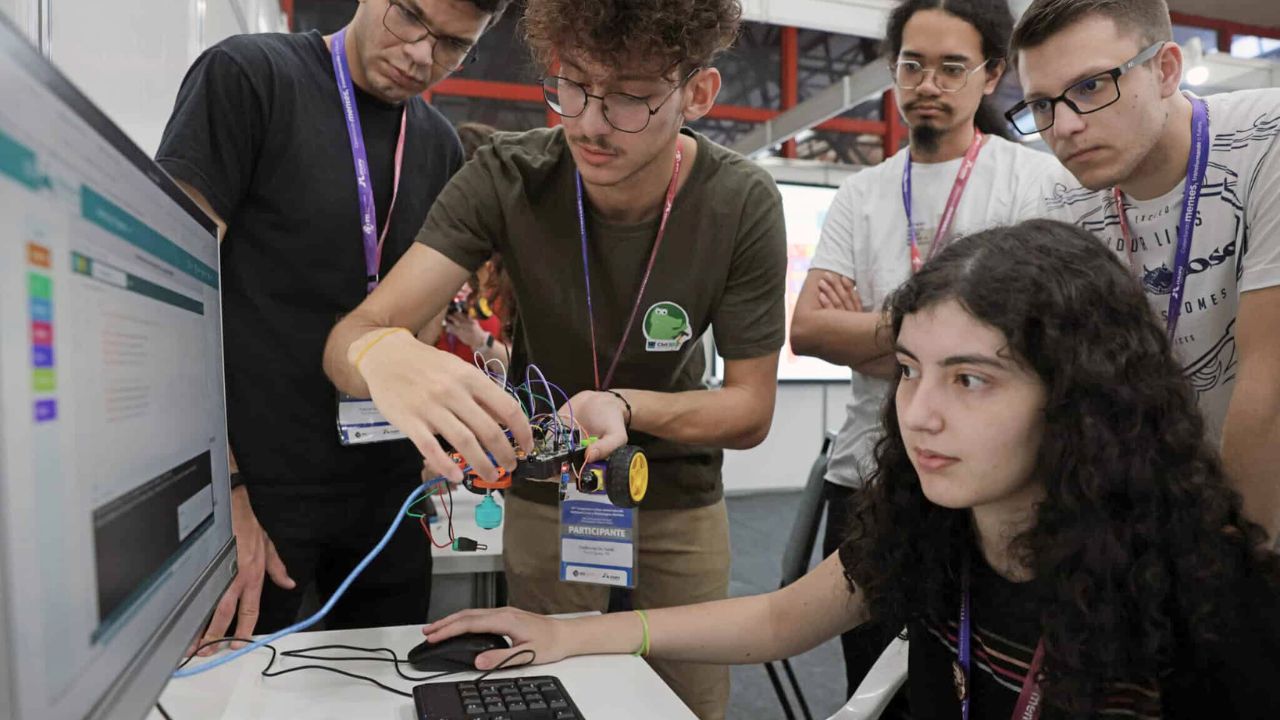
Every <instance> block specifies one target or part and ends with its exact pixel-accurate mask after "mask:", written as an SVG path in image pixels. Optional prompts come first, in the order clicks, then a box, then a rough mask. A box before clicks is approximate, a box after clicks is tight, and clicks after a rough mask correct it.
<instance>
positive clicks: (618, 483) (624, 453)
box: [605, 445, 649, 508]
mask: <svg viewBox="0 0 1280 720" xmlns="http://www.w3.org/2000/svg"><path fill="white" fill-rule="evenodd" d="M648 490H649V460H648V458H646V457H645V455H644V451H643V450H641V449H640V448H638V447H636V446H635V445H623V446H622V447H620V448H618V449H617V450H614V451H613V454H611V455H610V456H609V467H608V469H607V471H606V472H605V492H606V493H607V494H608V495H609V502H611V503H613V504H614V505H617V506H618V507H622V508H632V507H635V506H636V505H639V504H640V501H641V500H644V496H645V493H646V492H647V491H648Z"/></svg>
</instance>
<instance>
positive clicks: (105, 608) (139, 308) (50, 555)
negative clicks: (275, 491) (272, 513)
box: [0, 18, 235, 720]
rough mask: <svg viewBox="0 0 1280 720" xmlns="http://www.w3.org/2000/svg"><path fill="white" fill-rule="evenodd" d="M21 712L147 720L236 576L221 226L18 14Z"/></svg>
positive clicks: (16, 429)
mask: <svg viewBox="0 0 1280 720" xmlns="http://www.w3.org/2000/svg"><path fill="white" fill-rule="evenodd" d="M0 97H3V98H5V100H4V102H0V717H4V718H12V719H13V720H35V719H36V718H39V719H40V720H50V719H62V718H69V719H70V718H74V719H76V720H79V719H80V718H129V719H130V720H135V719H136V718H140V717H142V716H144V715H145V714H146V713H147V711H148V708H149V707H150V706H151V705H152V704H153V703H154V702H155V700H156V698H157V696H158V695H159V694H160V691H161V690H162V689H163V687H164V684H165V682H166V680H167V678H168V676H169V674H170V673H171V672H172V671H173V668H174V665H175V663H176V662H177V661H178V660H179V659H180V657H181V656H182V653H183V651H184V650H185V648H186V646H187V644H188V643H189V642H190V641H191V639H192V638H193V637H194V636H195V634H196V633H198V632H199V630H200V627H201V625H202V623H204V622H205V621H206V620H207V618H208V617H209V614H210V612H211V610H212V608H213V606H214V605H215V603H216V602H217V598H218V596H219V595H220V593H221V592H222V591H223V590H224V589H225V588H226V587H227V585H228V583H229V582H230V580H231V577H232V575H233V572H234V559H235V557H234V556H235V553H234V545H233V543H232V534H231V515H230V501H229V497H230V496H229V489H228V468H227V437H226V417H225V412H226V411H225V404H224V398H223V380H222V331H221V314H220V305H219V300H218V269H217V268H218V243H217V237H216V234H215V233H216V231H215V227H214V225H213V223H212V222H211V221H210V220H209V219H208V218H207V217H206V216H205V215H204V214H203V213H202V212H201V211H200V210H199V208H198V207H197V206H196V205H194V204H193V203H192V202H191V201H190V200H189V199H188V198H187V196H186V195H185V194H184V193H183V192H182V191H181V190H180V189H179V188H178V187H177V186H176V185H175V184H174V183H173V181H172V180H171V179H170V178H169V177H168V176H167V175H165V173H164V172H163V171H162V170H160V168H159V167H158V166H156V164H155V163H153V162H152V161H151V160H150V159H149V158H148V157H147V156H146V155H145V154H144V153H143V152H142V151H141V150H139V149H138V147H137V146H136V145H134V144H133V143H132V142H131V141H130V140H129V139H128V138H127V137H126V136H125V135H124V133H123V132H121V130H120V129H119V128H118V127H116V126H115V125H114V124H112V123H111V122H110V121H109V120H108V119H107V118H106V116H104V115H103V114H102V113H101V112H100V111H99V110H97V109H96V108H95V107H93V105H92V104H91V103H90V102H89V101H88V100H87V99H86V98H85V97H84V95H82V94H81V93H80V92H78V91H77V90H76V89H75V88H74V87H72V85H71V84H70V83H69V82H68V81H67V80H66V78H64V77H63V76H62V75H61V74H59V73H58V72H57V71H56V70H55V69H54V68H53V66H52V65H50V64H49V63H47V62H46V61H45V60H44V59H42V58H41V57H40V56H39V55H38V54H37V53H36V51H35V50H34V49H33V48H32V47H31V46H30V45H29V44H28V43H27V41H26V40H25V38H23V37H22V36H21V35H20V34H19V33H18V32H17V31H16V30H15V29H14V28H13V26H12V25H10V24H8V22H7V21H5V20H3V19H2V18H0Z"/></svg>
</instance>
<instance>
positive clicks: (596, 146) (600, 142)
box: [570, 135, 618, 153]
mask: <svg viewBox="0 0 1280 720" xmlns="http://www.w3.org/2000/svg"><path fill="white" fill-rule="evenodd" d="M570 140H572V141H573V142H574V143H575V144H577V145H585V146H586V147H588V148H590V149H592V150H599V151H600V152H606V153H612V152H617V151H618V150H617V148H615V147H614V146H613V145H612V144H611V143H610V142H609V141H608V140H606V139H604V138H602V137H595V138H593V137H587V136H585V135H581V136H578V137H573V138H570Z"/></svg>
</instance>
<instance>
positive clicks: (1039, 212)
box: [810, 136, 1071, 487]
mask: <svg viewBox="0 0 1280 720" xmlns="http://www.w3.org/2000/svg"><path fill="white" fill-rule="evenodd" d="M906 157H907V152H906V150H902V151H900V152H898V153H897V154H896V155H894V156H893V157H891V158H889V159H888V160H886V161H884V162H883V163H880V164H879V165H876V166H875V167H871V168H868V169H866V170H863V171H861V172H859V173H857V174H855V175H852V176H851V177H849V178H848V179H847V180H845V181H844V182H843V183H842V184H841V185H840V189H839V190H838V191H837V192H836V197H835V200H834V201H832V204H831V209H830V211H828V213H827V220H826V223H825V224H824V225H823V228H822V238H821V239H820V241H819V242H818V248H817V250H816V251H815V253H814V257H813V262H812V263H811V264H810V268H811V269H818V270H829V271H831V272H835V273H839V274H841V275H844V276H845V277H847V278H850V279H852V280H853V281H854V283H856V285H857V291H858V296H859V299H860V300H861V301H862V307H863V309H865V310H868V311H870V310H872V309H874V308H879V307H881V305H882V304H883V303H884V300H885V298H886V297H887V296H888V295H889V294H890V293H892V292H893V291H894V290H896V289H897V288H898V286H899V285H901V284H902V283H903V282H905V281H906V280H907V278H909V277H910V276H911V253H910V246H909V245H908V233H907V215H906V211H905V210H904V208H903V206H902V171H903V169H904V166H905V165H906ZM962 161H963V159H962V158H957V159H955V160H951V161H948V162H943V163H935V164H927V165H925V164H921V163H918V162H917V163H914V164H913V165H912V170H911V184H912V188H913V189H912V194H913V200H912V203H913V208H912V217H913V218H914V219H915V224H916V238H917V241H918V242H919V243H920V254H921V256H922V257H928V255H929V249H930V245H931V243H932V241H933V236H934V233H935V232H936V231H937V227H938V222H939V221H940V220H941V218H942V211H943V209H944V208H945V207H946V204H947V198H948V197H949V196H950V194H951V188H952V185H953V184H954V183H955V179H956V173H957V172H958V171H959V169H960V164H961V162H962ZM1070 177H1071V176H1070V175H1069V174H1067V171H1066V170H1065V169H1064V168H1063V167H1062V166H1061V165H1060V164H1059V163H1058V161H1057V160H1056V159H1055V158H1054V157H1053V156H1052V155H1049V154H1047V153H1043V152H1038V151H1036V150H1032V149H1030V148H1027V147H1024V146H1022V145H1019V144H1018V143H1013V142H1009V141H1008V140H1004V139H1003V138H1000V137H995V136H993V137H991V138H990V139H988V140H987V144H986V146H984V147H983V148H982V152H981V154H979V155H978V160H977V163H976V164H975V165H974V168H973V174H972V175H970V177H969V184H968V186H967V187H966V188H965V192H964V196H963V197H961V199H960V204H959V206H958V207H957V208H956V215H955V220H954V221H953V223H952V226H951V231H950V233H949V235H948V237H947V238H945V239H944V242H947V241H949V240H950V239H952V238H957V237H961V236H964V235H971V234H973V233H975V232H978V231H981V230H986V229H988V228H991V227H996V226H1000V225H1011V224H1014V223H1017V222H1020V221H1022V220H1027V219H1031V218H1035V217H1043V216H1044V205H1043V196H1044V194H1045V190H1044V188H1045V187H1052V186H1054V185H1055V183H1059V184H1060V183H1065V182H1067V181H1068V179H1070ZM851 390H852V395H851V397H850V398H849V404H848V406H847V408H848V415H847V417H846V418H845V423H844V426H843V427H842V428H840V434H839V435H838V436H837V437H836V442H835V446H834V447H833V448H832V455H831V463H830V466H829V467H828V469H827V480H829V481H830V482H833V483H837V484H839V485H845V486H848V487H858V486H860V485H861V484H862V479H863V478H864V477H865V476H866V474H867V472H868V471H869V470H870V469H871V468H872V467H873V463H874V458H873V457H872V451H873V449H874V446H875V442H876V440H878V439H879V437H880V410H881V406H882V405H883V404H884V401H885V397H886V395H887V393H888V390H889V383H888V382H886V381H884V380H879V379H877V378H872V377H867V376H864V375H862V374H860V373H856V372H855V373H854V374H853V381H852V383H851Z"/></svg>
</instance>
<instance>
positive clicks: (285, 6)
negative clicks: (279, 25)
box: [280, 0, 293, 32]
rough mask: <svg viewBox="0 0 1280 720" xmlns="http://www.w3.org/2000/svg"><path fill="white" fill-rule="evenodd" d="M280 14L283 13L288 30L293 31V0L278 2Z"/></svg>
mask: <svg viewBox="0 0 1280 720" xmlns="http://www.w3.org/2000/svg"><path fill="white" fill-rule="evenodd" d="M280 12H282V13H284V17H285V20H286V22H287V23H288V24H287V27H288V29H289V30H290V31H291V32H292V31H293V0H280Z"/></svg>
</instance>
